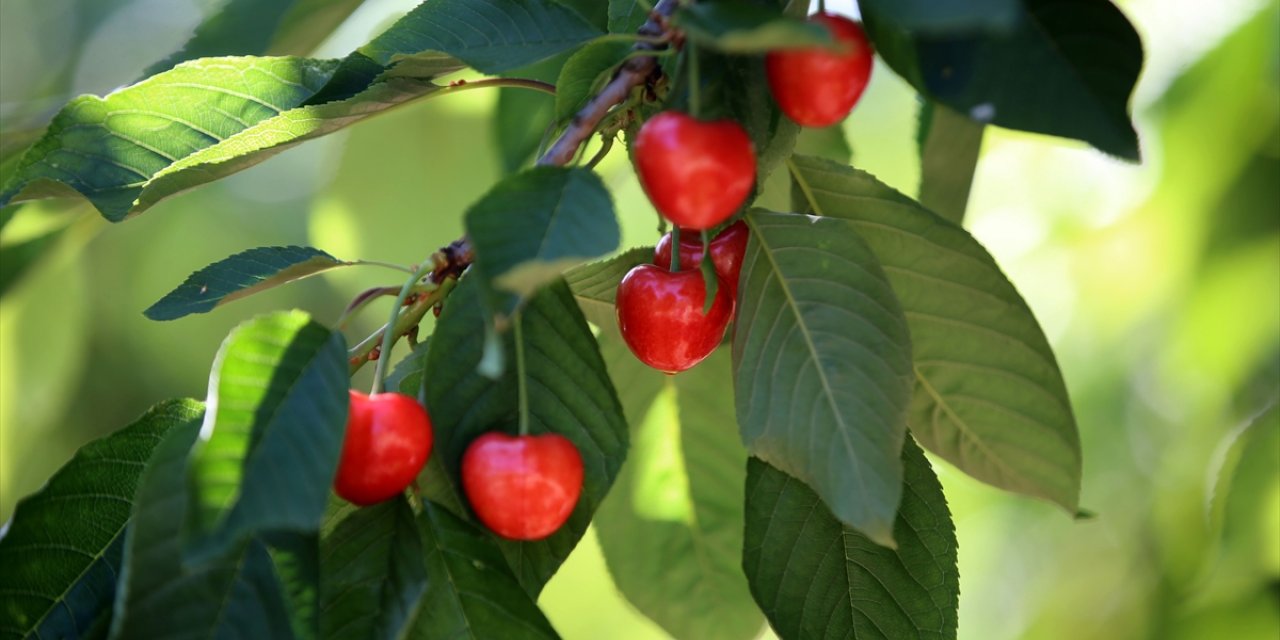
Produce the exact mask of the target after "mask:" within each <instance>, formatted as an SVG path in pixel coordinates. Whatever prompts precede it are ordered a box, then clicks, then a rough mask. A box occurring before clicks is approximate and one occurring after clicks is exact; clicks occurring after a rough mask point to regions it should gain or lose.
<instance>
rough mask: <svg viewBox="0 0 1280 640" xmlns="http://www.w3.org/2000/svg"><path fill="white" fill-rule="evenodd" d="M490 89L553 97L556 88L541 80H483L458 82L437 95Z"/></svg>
mask: <svg viewBox="0 0 1280 640" xmlns="http://www.w3.org/2000/svg"><path fill="white" fill-rule="evenodd" d="M492 87H511V88H514V89H532V90H534V91H541V92H543V93H546V94H550V95H553V96H554V95H555V94H556V86H555V85H554V84H550V83H547V82H542V81H541V80H529V79H527V78H485V79H483V80H458V81H457V82H454V83H452V84H450V85H449V86H447V87H444V88H442V89H440V91H438V92H437V93H458V92H461V91H469V90H471V89H489V88H492Z"/></svg>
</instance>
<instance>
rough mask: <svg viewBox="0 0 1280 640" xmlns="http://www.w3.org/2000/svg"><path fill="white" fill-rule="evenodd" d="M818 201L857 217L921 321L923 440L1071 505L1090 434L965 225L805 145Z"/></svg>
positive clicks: (906, 306) (988, 474) (802, 160)
mask: <svg viewBox="0 0 1280 640" xmlns="http://www.w3.org/2000/svg"><path fill="white" fill-rule="evenodd" d="M791 166H792V173H793V175H794V176H795V178H796V180H797V181H798V184H799V185H800V188H801V190H802V192H803V193H804V194H805V195H804V197H805V199H806V200H807V201H808V203H809V207H810V209H811V210H812V211H813V212H814V213H816V214H818V215H822V216H828V217H835V218H841V219H844V220H848V221H850V222H851V223H852V224H853V225H854V226H855V227H856V228H857V229H858V232H859V233H860V234H861V235H862V237H863V238H864V239H865V240H866V242H867V244H868V245H869V246H870V247H871V250H872V251H873V252H875V254H876V257H877V258H879V260H880V263H881V264H883V265H884V270H885V273H886V274H887V275H888V277H889V282H890V284H892V285H893V289H894V291H895V292H896V293H897V295H898V299H899V300H900V301H901V302H902V307H903V310H904V311H905V313H906V317H907V324H908V326H909V327H910V328H911V342H912V347H913V349H914V353H915V363H914V375H915V392H914V394H913V397H912V399H911V410H910V413H909V415H908V420H907V421H908V425H909V426H910V428H911V431H912V433H913V434H914V435H915V437H916V439H917V440H919V442H920V444H921V445H923V446H924V447H925V448H926V449H929V450H930V451H932V452H934V453H936V454H938V455H939V456H942V457H943V458H945V459H946V460H947V461H949V462H951V463H952V464H954V465H956V466H957V467H959V468H960V469H962V470H963V471H965V472H966V473H968V474H969V475H972V476H973V477H975V478H977V479H979V480H982V481H984V482H988V483H990V484H993V485H995V486H997V487H1001V488H1004V489H1008V490H1010V491H1017V492H1020V493H1025V494H1028V495H1032V496H1038V497H1041V498H1045V499H1048V500H1051V501H1053V502H1056V503H1058V504H1060V505H1062V506H1063V507H1064V508H1065V509H1067V510H1068V511H1070V512H1071V513H1072V514H1074V513H1075V510H1076V507H1077V506H1078V505H1077V503H1078V499H1079V493H1080V462H1081V461H1080V438H1079V435H1078V433H1077V432H1076V424H1075V418H1074V417H1073V416H1072V413H1071V404H1070V400H1069V398H1068V396H1067V390H1066V386H1065V384H1064V383H1063V380H1062V374H1061V372H1059V370H1058V365H1057V362H1056V361H1055V359H1054V355H1053V349H1052V348H1051V347H1050V346H1049V342H1048V340H1046V339H1045V337H1044V332H1043V331H1042V330H1041V329H1040V325H1039V324H1038V323H1037V322H1036V319H1035V316H1034V315H1033V314H1032V313H1031V309H1029V308H1028V307H1027V303H1026V302H1025V301H1024V300H1023V299H1022V297H1021V296H1020V295H1018V292H1017V290H1015V289H1014V287H1013V285H1012V284H1011V283H1010V282H1009V280H1008V278H1006V277H1005V275H1004V274H1003V273H1002V272H1001V271H1000V268H999V266H997V265H996V263H995V260H994V259H993V258H992V257H991V255H990V254H989V253H987V251H986V250H985V249H983V248H982V246H981V245H980V244H978V241H977V240H975V239H974V238H973V237H972V236H970V235H969V234H968V233H967V232H965V231H964V230H963V229H961V228H960V227H958V226H955V225H954V224H951V223H949V222H947V221H945V220H943V219H942V218H941V217H939V216H937V215H936V214H933V213H931V212H930V211H928V210H926V209H924V208H922V207H921V206H920V205H918V204H916V203H914V202H913V201H912V200H911V199H909V198H907V197H906V196H903V195H902V194H899V193H897V192H896V191H893V190H892V189H890V188H889V187H887V186H885V185H883V184H881V183H879V182H877V181H876V180H875V178H872V177H871V176H870V175H868V174H866V173H863V172H861V171H858V170H856V169H852V168H850V167H846V166H841V165H837V164H835V163H832V162H829V161H825V160H820V159H816V158H806V157H802V156H796V157H795V158H794V159H793V160H792V165H791Z"/></svg>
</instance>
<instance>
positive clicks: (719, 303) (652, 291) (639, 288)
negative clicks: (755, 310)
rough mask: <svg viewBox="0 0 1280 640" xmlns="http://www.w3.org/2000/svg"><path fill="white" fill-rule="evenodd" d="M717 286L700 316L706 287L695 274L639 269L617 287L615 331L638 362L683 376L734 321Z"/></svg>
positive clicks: (724, 293)
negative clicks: (616, 324) (679, 373)
mask: <svg viewBox="0 0 1280 640" xmlns="http://www.w3.org/2000/svg"><path fill="white" fill-rule="evenodd" d="M728 289H729V288H728V287H727V286H724V284H723V283H721V286H720V287H717V289H716V297H715V298H714V299H713V300H712V301H711V310H710V312H708V313H706V314H703V313H702V307H703V302H705V301H706V299H707V288H706V283H705V282H703V280H702V273H701V272H699V271H696V270H691V271H679V272H671V271H668V270H666V269H664V268H662V267H658V266H655V265H651V264H642V265H639V266H636V267H634V268H632V269H631V271H628V272H627V275H626V276H624V277H623V278H622V282H620V283H618V296H617V300H616V301H615V304H616V305H617V309H618V328H619V329H620V330H621V331H622V338H623V340H625V341H626V343H627V346H628V347H630V348H631V352H632V353H634V354H635V355H636V357H637V358H639V359H640V361H641V362H643V363H645V364H647V365H649V366H651V367H653V368H654V369H658V370H659V371H665V372H667V373H677V372H680V371H684V370H685V369H688V368H689V367H692V366H693V365H695V364H698V363H699V362H701V361H702V360H703V358H706V357H707V356H709V355H711V352H712V351H715V348H716V347H717V346H719V345H720V341H721V340H722V339H724V331H725V327H727V326H728V325H729V319H730V318H731V317H732V316H733V298H731V297H729V293H728Z"/></svg>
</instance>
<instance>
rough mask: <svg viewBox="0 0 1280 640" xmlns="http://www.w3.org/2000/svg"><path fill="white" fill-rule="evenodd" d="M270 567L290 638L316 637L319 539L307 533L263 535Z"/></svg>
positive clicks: (317, 624) (312, 533)
mask: <svg viewBox="0 0 1280 640" xmlns="http://www.w3.org/2000/svg"><path fill="white" fill-rule="evenodd" d="M263 542H265V543H266V544H267V553H268V555H270V557H271V567H272V569H274V570H275V575H276V577H277V578H278V579H279V581H280V587H281V593H282V595H283V596H284V606H285V611H286V612H287V615H288V619H289V627H290V629H291V630H292V631H293V637H294V638H297V639H298V640H315V639H316V638H318V637H319V636H320V536H319V534H318V533H316V532H310V533H292V532H285V533H272V534H267V535H265V536H263Z"/></svg>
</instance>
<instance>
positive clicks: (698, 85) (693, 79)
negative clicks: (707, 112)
mask: <svg viewBox="0 0 1280 640" xmlns="http://www.w3.org/2000/svg"><path fill="white" fill-rule="evenodd" d="M688 51H689V60H688V65H689V112H690V115H692V116H693V117H695V118H698V117H701V116H702V96H701V93H702V77H701V73H700V72H699V71H698V45H696V44H693V43H692V42H690V43H688Z"/></svg>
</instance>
